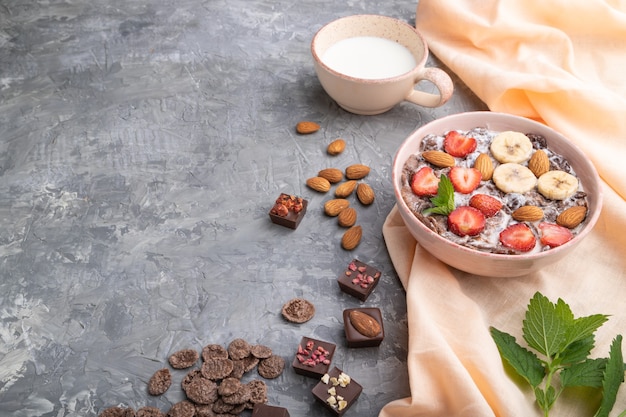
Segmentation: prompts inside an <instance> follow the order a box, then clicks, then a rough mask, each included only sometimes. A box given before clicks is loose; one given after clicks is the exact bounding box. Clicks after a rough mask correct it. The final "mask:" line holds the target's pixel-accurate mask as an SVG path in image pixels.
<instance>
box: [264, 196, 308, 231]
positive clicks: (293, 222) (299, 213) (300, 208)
mask: <svg viewBox="0 0 626 417" xmlns="http://www.w3.org/2000/svg"><path fill="white" fill-rule="evenodd" d="M308 204H309V203H308V201H307V200H305V199H303V198H301V197H296V196H294V195H290V194H285V193H281V194H280V196H278V198H277V199H276V201H275V202H274V206H273V207H272V208H271V209H270V211H269V216H270V219H271V220H272V223H274V224H279V225H281V226H285V227H288V228H290V229H296V228H297V227H298V225H299V224H300V222H301V221H302V219H303V218H304V215H305V213H306V208H307V206H308Z"/></svg>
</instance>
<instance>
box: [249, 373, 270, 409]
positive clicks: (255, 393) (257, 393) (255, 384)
mask: <svg viewBox="0 0 626 417" xmlns="http://www.w3.org/2000/svg"><path fill="white" fill-rule="evenodd" d="M247 385H248V388H249V389H250V402H251V403H252V404H262V403H266V402H267V385H266V384H265V382H263V381H261V380H260V379H253V380H252V381H250V382H248V384H247Z"/></svg>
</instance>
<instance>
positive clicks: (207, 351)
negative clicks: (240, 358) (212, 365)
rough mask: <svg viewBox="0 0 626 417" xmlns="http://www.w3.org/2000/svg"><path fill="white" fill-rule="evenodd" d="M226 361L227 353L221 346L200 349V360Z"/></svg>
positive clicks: (211, 345) (214, 345)
mask: <svg viewBox="0 0 626 417" xmlns="http://www.w3.org/2000/svg"><path fill="white" fill-rule="evenodd" d="M208 359H228V351H227V350H226V348H225V347H224V346H222V345H218V344H210V345H206V346H205V347H203V348H202V360H203V361H206V360H208Z"/></svg>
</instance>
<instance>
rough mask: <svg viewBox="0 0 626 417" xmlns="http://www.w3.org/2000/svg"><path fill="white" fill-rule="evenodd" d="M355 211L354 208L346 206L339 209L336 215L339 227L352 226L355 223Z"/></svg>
mask: <svg viewBox="0 0 626 417" xmlns="http://www.w3.org/2000/svg"><path fill="white" fill-rule="evenodd" d="M356 219H357V212H356V210H355V209H354V208H352V207H348V208H346V209H343V210H341V213H339V216H337V223H339V226H341V227H352V226H354V224H355V223H356Z"/></svg>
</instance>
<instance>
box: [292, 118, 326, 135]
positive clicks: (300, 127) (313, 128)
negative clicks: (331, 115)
mask: <svg viewBox="0 0 626 417" xmlns="http://www.w3.org/2000/svg"><path fill="white" fill-rule="evenodd" d="M318 130H320V125H318V124H317V123H315V122H309V121H302V122H298V124H297V125H296V132H298V133H300V134H301V135H308V134H309V133H315V132H317V131H318Z"/></svg>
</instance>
